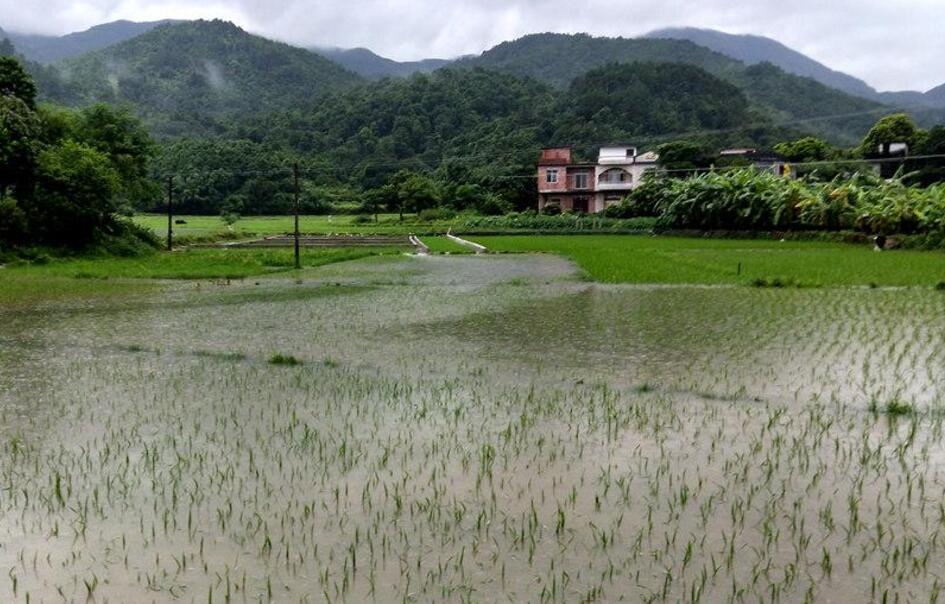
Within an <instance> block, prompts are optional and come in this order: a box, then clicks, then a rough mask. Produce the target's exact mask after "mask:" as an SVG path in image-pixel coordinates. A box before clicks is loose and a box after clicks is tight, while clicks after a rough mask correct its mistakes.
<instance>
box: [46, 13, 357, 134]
mask: <svg viewBox="0 0 945 604" xmlns="http://www.w3.org/2000/svg"><path fill="white" fill-rule="evenodd" d="M60 71H61V72H62V74H63V77H64V78H65V79H66V81H67V82H69V84H70V85H71V87H72V89H73V90H72V91H70V92H71V93H72V95H73V96H75V97H77V99H76V98H67V99H56V98H53V100H61V101H64V102H67V103H70V102H71V103H75V101H76V100H78V102H79V104H86V103H90V102H96V101H104V102H110V103H129V104H131V105H132V106H133V107H134V108H135V110H136V111H137V112H138V113H139V114H140V115H141V116H142V117H143V118H144V119H145V120H146V122H147V123H148V124H149V125H150V127H151V128H152V129H153V130H154V131H156V132H157V133H159V134H162V135H177V134H185V133H194V132H197V133H200V132H203V133H212V132H215V131H219V130H220V128H221V127H222V126H221V122H223V121H225V120H226V119H228V118H230V117H232V116H235V115H244V116H245V115H258V114H263V113H268V112H271V111H276V110H280V109H286V108H289V107H310V106H314V105H315V104H316V103H317V101H318V99H319V97H321V96H322V95H324V94H326V93H329V92H336V91H339V90H344V89H347V88H350V87H351V86H354V85H356V84H358V83H359V82H360V81H361V78H360V77H359V76H357V75H356V74H354V73H352V72H350V71H348V70H346V69H344V68H343V67H341V66H340V65H338V64H336V63H333V62H332V61H329V60H328V59H325V58H324V57H321V56H319V55H316V54H314V53H312V52H309V51H307V50H304V49H301V48H296V47H293V46H289V45H287V44H283V43H280V42H274V41H272V40H268V39H265V38H261V37H258V36H254V35H251V34H249V33H247V32H245V31H243V30H242V29H240V28H239V27H237V26H235V25H233V24H232V23H228V22H224V21H189V22H181V23H173V24H168V25H162V26H160V27H157V28H155V29H153V30H151V31H149V32H147V33H145V34H142V35H140V36H137V37H135V38H133V39H131V40H127V41H125V42H122V43H120V44H116V45H114V46H110V47H108V48H105V49H102V50H99V51H96V52H93V53H89V54H86V55H83V56H82V57H79V58H77V59H74V60H71V61H67V62H65V63H63V64H61V65H60Z"/></svg>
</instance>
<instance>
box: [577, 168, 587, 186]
mask: <svg viewBox="0 0 945 604" xmlns="http://www.w3.org/2000/svg"><path fill="white" fill-rule="evenodd" d="M574 188H575V189H586V188H587V172H578V173H577V174H575V175H574Z"/></svg>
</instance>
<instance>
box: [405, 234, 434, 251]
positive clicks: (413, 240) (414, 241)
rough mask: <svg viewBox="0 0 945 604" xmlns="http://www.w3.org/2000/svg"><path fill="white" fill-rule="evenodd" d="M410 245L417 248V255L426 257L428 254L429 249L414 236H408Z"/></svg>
mask: <svg viewBox="0 0 945 604" xmlns="http://www.w3.org/2000/svg"><path fill="white" fill-rule="evenodd" d="M410 243H412V244H414V246H415V247H416V248H417V253H418V254H419V255H421V256H426V255H428V254H429V253H430V248H428V247H427V244H425V243H424V242H422V241H420V238H419V237H417V236H416V235H411V236H410Z"/></svg>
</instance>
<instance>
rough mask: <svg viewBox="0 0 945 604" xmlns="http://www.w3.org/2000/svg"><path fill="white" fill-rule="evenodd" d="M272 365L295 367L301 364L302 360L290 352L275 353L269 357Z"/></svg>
mask: <svg viewBox="0 0 945 604" xmlns="http://www.w3.org/2000/svg"><path fill="white" fill-rule="evenodd" d="M269 364H270V365H286V366H289V367H295V366H296V365H301V364H302V361H300V360H298V359H297V358H295V357H294V356H292V355H290V354H281V353H280V354H274V355H272V356H271V357H269Z"/></svg>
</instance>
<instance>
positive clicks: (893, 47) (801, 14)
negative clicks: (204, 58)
mask: <svg viewBox="0 0 945 604" xmlns="http://www.w3.org/2000/svg"><path fill="white" fill-rule="evenodd" d="M198 17H201V18H213V17H219V18H223V19H228V20H231V21H234V22H236V23H237V24H238V25H240V26H241V27H243V28H245V29H247V30H249V31H252V32H254V33H258V34H262V35H265V36H267V37H271V38H276V39H281V40H285V41H287V42H291V43H294V44H299V45H305V46H313V45H318V46H340V47H354V46H365V47H368V48H370V49H371V50H374V51H375V52H377V53H379V54H382V55H385V56H388V57H391V58H393V59H398V60H407V59H419V58H426V57H452V56H457V55H461V54H469V53H479V52H482V51H483V50H485V49H487V48H489V47H491V46H493V45H495V44H497V43H499V42H502V41H504V40H510V39H514V38H517V37H519V36H522V35H524V34H527V33H534V32H542V31H555V32H568V33H573V32H588V33H592V34H597V35H607V36H617V35H622V36H635V35H639V34H643V33H646V32H648V31H651V30H653V29H657V28H661V27H668V26H684V25H688V26H695V27H705V28H712V29H720V30H723V31H727V32H731V33H754V34H759V35H764V36H769V37H772V38H775V39H777V40H779V41H781V42H783V43H785V44H787V45H788V46H791V47H792V48H794V49H796V50H799V51H801V52H803V53H805V54H807V55H809V56H811V57H813V58H815V59H817V60H818V61H821V62H822V63H824V64H826V65H827V66H829V67H831V68H833V69H838V70H840V71H845V72H847V73H850V74H852V75H855V76H857V77H859V78H861V79H863V80H865V81H866V82H868V83H870V84H871V85H873V86H874V87H876V88H878V89H880V90H889V89H894V90H895V89H921V90H925V89H928V88H931V87H933V86H937V85H939V84H942V83H943V82H945V35H943V30H945V0H793V1H785V0H749V1H741V2H738V1H736V2H732V0H646V1H642V0H609V1H604V0H585V1H583V2H582V1H581V0H463V1H454V0H360V1H352V0H346V1H339V0H202V1H199V2H198V1H192V2H188V1H185V0H0V27H3V28H4V29H9V30H12V31H24V32H31V33H47V34H63V33H68V32H71V31H76V30H81V29H86V28H88V27H90V26H92V25H95V24H98V23H103V22H107V21H113V20H116V19H131V20H136V21H150V20H157V19H163V18H180V19H192V18H198Z"/></svg>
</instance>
